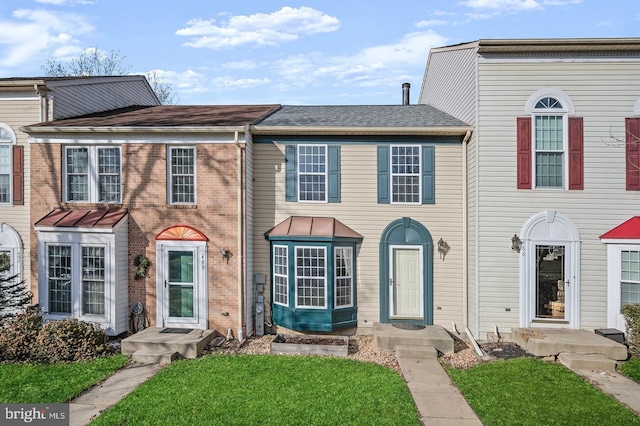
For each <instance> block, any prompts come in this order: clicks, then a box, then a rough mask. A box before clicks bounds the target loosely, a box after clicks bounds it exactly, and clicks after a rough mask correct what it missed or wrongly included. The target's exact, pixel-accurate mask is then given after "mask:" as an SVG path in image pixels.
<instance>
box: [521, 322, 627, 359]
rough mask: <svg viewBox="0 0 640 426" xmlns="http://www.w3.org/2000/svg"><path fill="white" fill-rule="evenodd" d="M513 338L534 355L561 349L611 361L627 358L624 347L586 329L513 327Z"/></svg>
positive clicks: (556, 351)
mask: <svg viewBox="0 0 640 426" xmlns="http://www.w3.org/2000/svg"><path fill="white" fill-rule="evenodd" d="M511 336H512V337H513V341H514V342H516V343H517V344H518V345H520V346H522V347H523V348H524V349H526V350H527V351H529V352H530V353H532V354H533V355H536V356H552V355H553V356H556V355H558V354H560V353H563V352H568V353H573V354H599V355H604V356H605V357H607V358H611V359H613V360H620V361H621V360H625V359H627V356H628V354H627V347H626V346H625V345H623V344H620V343H618V342H614V341H613V340H611V339H607V338H606V337H603V336H599V335H597V334H595V333H594V332H590V331H587V330H570V329H566V328H513V329H511Z"/></svg>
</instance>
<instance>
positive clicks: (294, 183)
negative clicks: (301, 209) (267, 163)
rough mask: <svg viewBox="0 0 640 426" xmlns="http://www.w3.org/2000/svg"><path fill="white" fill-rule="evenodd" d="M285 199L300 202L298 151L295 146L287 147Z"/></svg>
mask: <svg viewBox="0 0 640 426" xmlns="http://www.w3.org/2000/svg"><path fill="white" fill-rule="evenodd" d="M285 180H286V182H285V193H286V196H285V199H286V201H298V149H297V147H296V146H295V145H286V146H285Z"/></svg>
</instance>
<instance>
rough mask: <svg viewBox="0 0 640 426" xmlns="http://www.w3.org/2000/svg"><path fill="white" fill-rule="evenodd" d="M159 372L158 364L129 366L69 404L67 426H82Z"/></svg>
mask: <svg viewBox="0 0 640 426" xmlns="http://www.w3.org/2000/svg"><path fill="white" fill-rule="evenodd" d="M158 370H160V365H158V364H130V365H127V366H126V367H124V368H123V369H121V370H119V371H117V372H116V373H115V374H114V375H113V376H111V377H109V378H108V379H107V380H105V381H104V382H103V383H101V384H99V385H97V386H95V387H93V388H91V389H89V390H88V391H87V392H85V393H83V394H82V395H80V396H79V397H77V398H76V399H74V400H73V401H71V403H70V404H69V426H84V425H87V424H89V422H90V421H91V420H93V419H94V418H95V417H96V416H98V415H99V414H100V413H101V412H103V411H104V410H106V409H107V408H109V407H111V406H112V405H114V404H115V403H116V402H118V401H120V400H121V399H122V398H123V397H125V396H126V395H128V394H129V393H131V392H132V391H133V390H134V389H135V388H137V387H138V386H140V384H141V383H143V382H144V381H146V380H148V379H149V378H150V377H151V376H153V375H154V374H155V373H156V372H158Z"/></svg>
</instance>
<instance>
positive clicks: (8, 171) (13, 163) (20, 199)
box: [0, 123, 24, 205]
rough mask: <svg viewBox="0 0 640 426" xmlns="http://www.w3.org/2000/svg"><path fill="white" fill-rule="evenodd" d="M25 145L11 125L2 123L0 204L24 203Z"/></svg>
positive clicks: (0, 125) (0, 130) (0, 131)
mask: <svg viewBox="0 0 640 426" xmlns="http://www.w3.org/2000/svg"><path fill="white" fill-rule="evenodd" d="M23 168H24V164H23V147H22V146H21V145H17V139H16V134H15V133H14V131H13V129H12V128H11V126H9V125H7V124H4V123H0V205H2V204H14V205H23V204H24V170H23Z"/></svg>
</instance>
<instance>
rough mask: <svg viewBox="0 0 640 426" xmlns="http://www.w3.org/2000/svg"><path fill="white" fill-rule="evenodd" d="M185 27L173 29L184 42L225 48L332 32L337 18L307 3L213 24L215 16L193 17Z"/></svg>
mask: <svg viewBox="0 0 640 426" xmlns="http://www.w3.org/2000/svg"><path fill="white" fill-rule="evenodd" d="M188 24H189V26H188V27H187V28H182V29H179V30H178V31H176V34H177V35H179V36H186V37H190V38H191V39H190V41H188V42H185V43H184V45H185V46H189V47H196V48H201V47H204V48H209V49H226V48H231V47H236V46H242V45H251V46H278V45H280V44H282V43H286V42H291V41H295V40H297V39H298V38H300V37H301V36H307V35H311V34H315V33H323V32H332V31H336V30H337V29H338V28H339V27H340V21H339V20H338V19H337V18H336V17H333V16H329V15H327V14H325V13H323V12H321V11H319V10H316V9H313V8H310V7H300V8H292V7H288V6H287V7H283V8H282V9H280V10H278V11H277V12H273V13H270V14H265V13H256V14H254V15H247V16H245V15H237V16H231V17H229V18H228V20H226V21H224V22H222V23H221V24H220V25H216V21H215V19H211V20H203V19H193V20H191V21H189V22H188Z"/></svg>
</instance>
